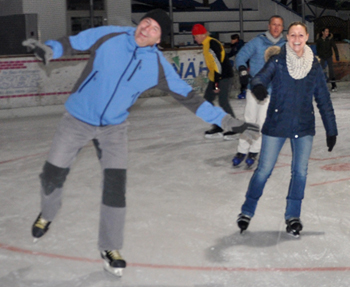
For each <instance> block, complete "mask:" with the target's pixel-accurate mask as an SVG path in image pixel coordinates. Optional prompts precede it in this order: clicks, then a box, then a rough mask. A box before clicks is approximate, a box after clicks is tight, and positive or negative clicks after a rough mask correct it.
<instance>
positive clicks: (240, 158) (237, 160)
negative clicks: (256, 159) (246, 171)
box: [232, 152, 246, 166]
mask: <svg viewBox="0 0 350 287" xmlns="http://www.w3.org/2000/svg"><path fill="white" fill-rule="evenodd" d="M245 156H246V154H245V153H240V152H238V153H236V155H235V156H234V158H233V159H232V163H233V166H238V165H239V164H240V163H241V162H242V161H243V160H244V158H245Z"/></svg>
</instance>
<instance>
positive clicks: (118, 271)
mask: <svg viewBox="0 0 350 287" xmlns="http://www.w3.org/2000/svg"><path fill="white" fill-rule="evenodd" d="M101 257H102V259H103V260H104V269H105V270H106V271H108V272H110V273H112V274H113V275H115V276H118V277H121V276H122V275H123V269H124V268H125V267H126V262H125V260H124V259H123V257H122V256H121V255H120V253H119V252H118V250H104V251H102V252H101Z"/></svg>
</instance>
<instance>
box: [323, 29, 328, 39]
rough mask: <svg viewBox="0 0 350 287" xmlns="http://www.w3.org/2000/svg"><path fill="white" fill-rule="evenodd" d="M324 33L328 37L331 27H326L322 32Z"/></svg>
mask: <svg viewBox="0 0 350 287" xmlns="http://www.w3.org/2000/svg"><path fill="white" fill-rule="evenodd" d="M322 35H323V36H324V37H325V38H327V37H328V36H329V29H325V30H324V31H323V32H322Z"/></svg>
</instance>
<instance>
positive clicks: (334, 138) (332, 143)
mask: <svg viewBox="0 0 350 287" xmlns="http://www.w3.org/2000/svg"><path fill="white" fill-rule="evenodd" d="M336 141H337V136H327V147H328V151H329V152H331V151H332V150H333V147H334V146H335V143H336Z"/></svg>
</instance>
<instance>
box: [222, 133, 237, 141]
mask: <svg viewBox="0 0 350 287" xmlns="http://www.w3.org/2000/svg"><path fill="white" fill-rule="evenodd" d="M236 134H237V133H235V132H225V133H224V134H223V136H224V140H226V141H232V140H234V139H236V138H237V137H235V135H236Z"/></svg>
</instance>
